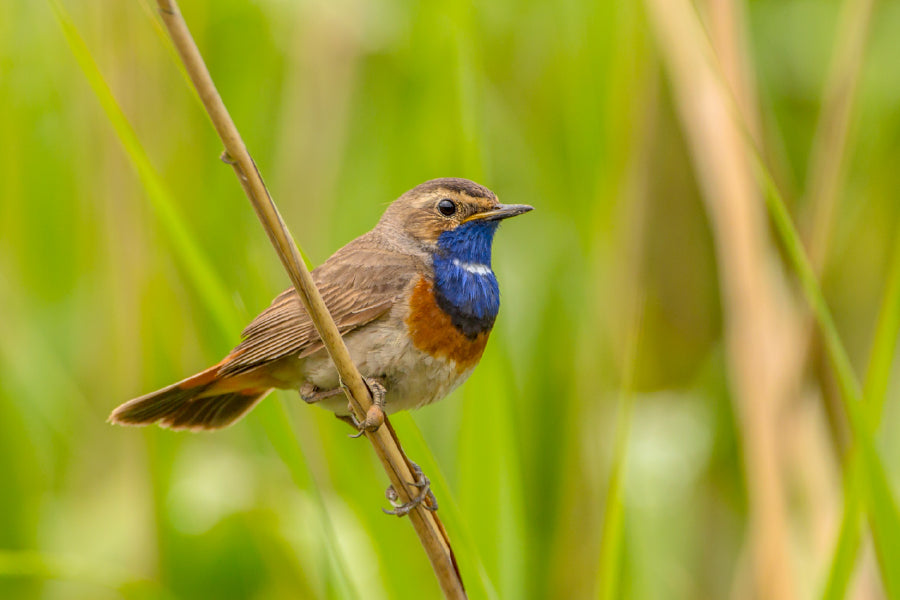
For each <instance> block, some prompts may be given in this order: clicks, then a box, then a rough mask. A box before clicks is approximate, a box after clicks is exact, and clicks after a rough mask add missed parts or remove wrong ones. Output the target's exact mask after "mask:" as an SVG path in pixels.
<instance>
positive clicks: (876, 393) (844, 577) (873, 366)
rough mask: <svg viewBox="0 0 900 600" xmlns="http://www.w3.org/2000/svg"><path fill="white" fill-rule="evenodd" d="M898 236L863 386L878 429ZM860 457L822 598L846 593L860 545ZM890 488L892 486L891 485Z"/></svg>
mask: <svg viewBox="0 0 900 600" xmlns="http://www.w3.org/2000/svg"><path fill="white" fill-rule="evenodd" d="M895 239H896V244H895V247H894V254H893V257H892V259H891V265H890V268H889V274H888V281H887V284H886V286H885V292H884V298H883V299H882V303H881V309H880V310H879V314H878V321H877V323H876V326H875V338H874V340H873V342H872V350H871V352H870V356H869V367H868V370H867V372H866V381H865V386H864V387H863V411H864V413H865V415H866V417H867V420H868V422H869V423H870V424H871V425H872V427H873V429H877V427H878V423H879V421H880V420H881V414H882V409H883V408H884V401H885V397H886V395H887V386H888V380H889V378H890V367H891V363H892V361H893V358H894V354H895V353H896V349H897V336H898V332H900V236H898V237H895ZM857 460H859V459H858V457H857V452H856V451H855V450H851V452H850V455H849V457H848V465H849V467H848V469H847V472H846V473H845V475H844V480H845V485H844V490H845V491H844V494H845V496H844V512H843V516H842V521H841V530H840V531H841V533H840V536H839V537H838V541H837V544H836V545H835V549H834V555H833V556H832V560H831V567H830V569H829V575H828V580H827V582H826V586H825V591H824V593H823V598H825V599H826V600H833V599H837V598H843V597H844V594H845V592H846V589H847V584H848V582H849V577H850V575H851V573H852V571H853V566H854V565H855V563H856V554H857V551H858V549H859V546H860V537H861V535H862V532H861V531H860V529H859V518H860V517H859V512H860V510H861V509H862V506H861V503H860V501H859V491H858V486H859V485H860V483H859V482H858V477H857V476H856V466H855V465H856V461H857ZM886 488H887V485H886V483H884V484H881V485H879V486H878V487H877V490H876V491H877V492H878V497H879V504H884V503H885V502H886V499H885V498H884V496H885V490H886ZM887 489H888V490H889V488H887ZM881 510H882V511H886V510H887V508H884V507H883V508H882V509H881ZM873 525H875V524H874V523H873ZM874 529H875V530H876V531H877V530H879V529H880V528H878V527H877V526H876V527H874ZM876 535H877V534H876ZM889 543H891V540H890V539H888V540H885V539H881V540H880V542H879V544H880V545H881V546H884V545H885V544H889ZM879 559H880V560H887V557H885V556H883V552H881V553H879ZM886 587H887V585H886ZM892 589H893V588H892Z"/></svg>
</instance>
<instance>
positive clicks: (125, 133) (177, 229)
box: [48, 0, 240, 340]
mask: <svg viewBox="0 0 900 600" xmlns="http://www.w3.org/2000/svg"><path fill="white" fill-rule="evenodd" d="M48 1H49V2H50V6H51V7H52V8H53V12H54V14H55V15H56V19H57V21H58V22H59V25H60V27H62V31H63V34H64V35H65V38H66V42H67V43H68V45H69V49H70V50H71V51H72V54H73V55H74V57H75V60H76V61H77V62H78V66H79V67H80V68H81V71H82V73H84V76H85V78H86V79H87V80H88V83H89V84H90V86H91V89H92V90H93V91H94V95H95V96H96V97H97V100H98V101H99V102H100V106H101V107H102V108H103V112H104V113H105V114H106V117H107V119H108V120H109V123H110V125H112V127H113V129H114V130H115V132H116V135H117V136H118V138H119V141H120V142H121V144H122V147H123V148H124V150H125V152H126V153H127V154H128V158H129V160H130V161H131V165H132V166H133V167H134V170H135V171H136V172H137V175H138V177H139V178H140V181H141V184H142V185H143V186H144V190H145V191H146V192H147V197H148V199H149V200H150V202H151V204H152V206H153V208H154V209H155V210H156V214H157V216H158V217H159V220H160V223H161V224H162V225H163V227H164V228H165V230H166V232H167V233H168V235H169V238H170V239H171V241H172V243H173V245H174V246H175V250H176V253H177V254H178V257H179V258H180V259H181V263H182V264H183V266H184V268H185V270H186V271H187V274H188V276H189V277H188V278H189V279H190V281H191V282H192V283H193V285H194V288H195V289H196V292H197V295H198V296H199V297H200V298H202V299H203V302H204V304H205V305H206V307H207V309H208V310H209V311H210V313H211V314H212V316H213V318H214V319H215V322H216V323H217V325H218V326H219V330H220V331H222V332H228V334H227V337H226V338H225V339H226V340H228V339H230V338H231V336H232V335H233V334H232V333H231V332H232V331H236V330H237V329H238V328H239V327H240V322H239V321H238V320H237V318H236V313H235V310H234V303H233V302H232V301H231V299H230V298H229V294H228V292H227V291H226V288H225V286H224V285H223V284H222V282H221V281H220V280H219V278H218V277H217V276H216V274H215V271H214V270H213V268H212V266H211V263H210V262H209V261H208V260H207V259H206V257H205V256H204V254H203V251H202V250H201V249H200V247H199V245H198V244H197V243H196V242H195V241H194V237H193V235H192V234H191V231H190V229H189V228H188V227H187V225H186V224H185V220H184V218H183V217H182V215H181V211H179V210H178V207H177V204H176V202H175V200H174V198H173V197H172V195H171V194H170V193H169V191H168V190H167V189H166V186H165V184H164V183H163V181H162V179H161V178H160V176H159V174H158V173H157V172H156V169H154V168H153V165H151V164H150V159H149V157H148V156H147V153H146V152H145V151H144V148H143V147H142V146H141V143H140V141H139V140H138V138H137V135H135V133H134V129H133V128H132V127H131V124H130V123H129V122H128V119H127V118H126V117H125V114H124V113H123V112H122V108H121V107H120V106H119V103H118V102H116V99H115V97H114V96H113V94H112V91H111V90H110V88H109V85H108V84H107V83H106V80H105V79H104V78H103V75H102V74H101V73H100V69H99V68H98V66H97V63H96V61H95V60H94V58H93V57H92V56H91V53H90V50H88V47H87V45H86V44H85V43H84V40H83V39H82V37H81V35H80V34H79V33H78V29H77V28H76V26H75V24H74V23H73V22H72V19H71V18H70V17H69V15H68V13H66V11H65V9H64V8H63V6H62V5H61V4H60V3H59V1H58V0H48Z"/></svg>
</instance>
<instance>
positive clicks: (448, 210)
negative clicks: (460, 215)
mask: <svg viewBox="0 0 900 600" xmlns="http://www.w3.org/2000/svg"><path fill="white" fill-rule="evenodd" d="M438 210H439V211H441V214H442V215H444V216H445V217H449V216H450V215H452V214H453V213H455V212H456V204H454V203H453V200H450V199H449V198H444V199H443V200H441V201H440V202H438Z"/></svg>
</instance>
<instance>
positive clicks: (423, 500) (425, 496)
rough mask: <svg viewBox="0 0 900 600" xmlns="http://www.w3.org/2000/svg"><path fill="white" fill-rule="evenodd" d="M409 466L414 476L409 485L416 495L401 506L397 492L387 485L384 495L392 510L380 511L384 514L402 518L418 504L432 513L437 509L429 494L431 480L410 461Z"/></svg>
mask: <svg viewBox="0 0 900 600" xmlns="http://www.w3.org/2000/svg"><path fill="white" fill-rule="evenodd" d="M410 465H411V466H412V470H413V475H415V477H416V480H415V481H412V482H410V484H409V485H411V486H413V487H414V488H416V490H417V492H418V493H417V494H416V495H415V496H412V495H410V498H411V500H410V501H409V502H405V503H402V504H401V503H400V501H399V495H398V494H397V490H395V489H394V486H393V485H389V486H388V489H387V490H386V491H385V492H384V495H385V497H387V499H388V501H389V502H390V503H391V505H392V506H393V507H394V509H393V510H388V509H386V508H382V509H381V510H383V511H384V512H385V514H388V515H397V516H398V517H403V516H405V515H408V514H409V513H410V511H411V510H412V509H414V508H415V507H417V506H419V505H420V504H421V505H422V506H423V507H424V508H425V509H427V510H430V511H432V512H434V511H436V510H437V509H438V503H437V499H436V498H435V497H434V494H433V493H432V492H431V480H430V479H428V477H426V475H425V473H423V472H422V468H421V467H420V466H419V465H417V464H416V463H414V462H412V461H410Z"/></svg>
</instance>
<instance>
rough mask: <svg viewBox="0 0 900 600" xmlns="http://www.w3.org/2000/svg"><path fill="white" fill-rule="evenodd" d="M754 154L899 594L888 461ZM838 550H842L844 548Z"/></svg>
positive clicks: (897, 525)
mask: <svg viewBox="0 0 900 600" xmlns="http://www.w3.org/2000/svg"><path fill="white" fill-rule="evenodd" d="M754 156H755V157H756V159H757V166H758V169H757V172H758V173H759V175H760V178H761V179H762V182H763V184H764V188H765V198H766V205H767V206H768V208H769V214H770V216H771V217H772V221H773V222H774V224H775V229H776V231H777V232H778V234H779V237H780V239H781V241H782V244H783V245H784V248H785V250H786V252H787V256H788V259H789V261H790V263H791V265H792V266H793V268H794V271H795V272H796V274H797V276H798V278H799V280H800V285H801V288H802V289H803V293H804V295H805V296H806V299H807V302H808V303H809V305H810V307H811V308H812V311H813V315H814V316H815V318H816V321H817V322H818V324H819V327H820V329H821V331H822V337H823V339H824V342H825V349H826V351H827V353H828V357H829V359H830V361H831V364H832V368H833V369H834V371H835V377H836V379H837V382H838V386H839V387H840V389H841V398H842V399H843V405H844V409H845V411H846V412H847V416H848V419H849V422H850V429H851V430H852V432H853V437H854V442H855V443H856V444H857V445H858V446H859V449H860V451H859V453H858V456H859V457H860V463H861V464H860V469H861V475H862V481H863V484H864V488H865V490H866V494H865V496H866V500H867V502H866V505H867V507H868V509H869V518H870V521H871V525H872V527H871V528H872V533H873V537H874V540H875V550H876V554H877V556H878V562H879V565H880V571H881V577H882V581H883V582H884V587H885V590H886V591H887V593H888V597H889V598H892V599H894V598H900V573H898V572H897V570H896V568H895V567H896V565H898V564H900V515H898V511H897V505H896V502H895V500H894V497H893V494H892V492H891V489H890V485H889V483H888V479H887V476H886V474H885V469H884V464H883V462H882V460H881V456H880V455H879V453H878V450H877V449H876V447H875V442H874V440H873V439H872V433H871V432H872V423H871V420H870V419H869V413H868V411H864V410H863V404H862V390H861V389H860V385H859V382H858V380H857V379H856V375H855V374H854V373H853V368H852V366H851V365H850V358H849V357H848V355H847V352H846V350H845V349H844V346H843V344H842V343H841V340H840V336H839V335H838V333H837V327H836V326H835V324H834V319H833V318H832V316H831V312H830V311H829V309H828V305H827V304H826V302H825V298H824V296H823V294H822V291H821V289H820V288H819V284H818V282H817V281H816V276H815V272H814V271H813V268H812V265H811V264H810V262H809V259H808V258H807V256H806V252H805V251H804V249H803V244H802V242H801V241H800V236H799V234H798V233H797V231H796V229H795V228H794V224H793V222H792V221H791V218H790V215H789V214H788V210H787V207H786V206H785V204H784V200H783V199H782V198H781V194H780V193H779V191H778V189H777V187H776V186H775V183H774V181H773V179H772V177H771V175H770V173H769V171H768V170H767V169H766V168H765V166H764V165H763V163H762V161H761V157H760V155H759V154H754ZM839 550H840V551H841V552H843V550H842V549H839Z"/></svg>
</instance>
